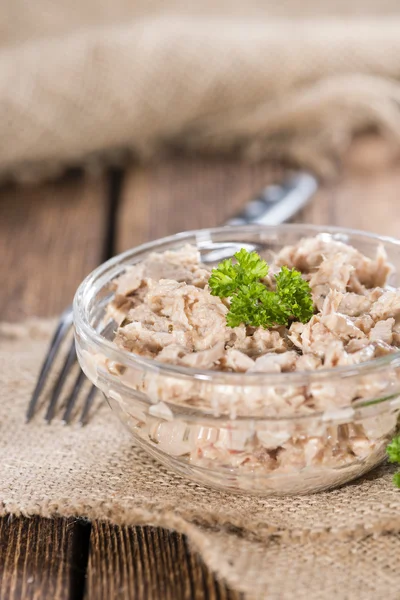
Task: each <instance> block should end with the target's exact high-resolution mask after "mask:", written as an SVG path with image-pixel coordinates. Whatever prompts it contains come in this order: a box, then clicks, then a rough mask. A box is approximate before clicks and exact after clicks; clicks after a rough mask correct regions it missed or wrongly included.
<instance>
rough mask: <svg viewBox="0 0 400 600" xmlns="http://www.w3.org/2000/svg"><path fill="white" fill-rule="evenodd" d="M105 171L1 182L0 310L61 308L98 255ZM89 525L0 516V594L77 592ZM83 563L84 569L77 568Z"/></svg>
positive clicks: (21, 313) (13, 316)
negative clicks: (22, 184) (29, 182)
mask: <svg viewBox="0 0 400 600" xmlns="http://www.w3.org/2000/svg"><path fill="white" fill-rule="evenodd" d="M107 194H108V190H107V185H106V179H105V177H104V176H97V177H94V178H93V177H83V176H71V177H69V178H67V179H63V180H62V181H59V182H54V183H49V184H46V185H42V186H40V187H36V188H17V187H12V186H8V187H6V188H2V189H1V190H0V253H1V257H2V258H1V261H0V277H1V278H2V281H6V282H7V285H4V286H2V290H1V292H0V318H1V319H2V320H17V319H18V320H19V319H23V318H25V317H28V316H32V315H39V316H48V315H53V314H57V313H59V312H60V311H61V310H62V309H63V308H65V307H66V306H67V305H68V304H69V303H70V302H71V300H72V297H73V294H74V291H75V289H76V286H77V285H78V283H79V282H80V280H81V279H82V278H83V277H84V276H85V275H86V274H87V273H88V272H89V271H90V270H91V269H93V268H94V267H95V266H96V265H97V264H98V263H99V262H100V261H101V259H102V253H103V242H104V234H105V230H106V222H107V219H108V207H107V205H108V198H107ZM88 542H89V529H88V528H85V527H83V526H82V525H81V524H80V523H78V522H76V521H71V520H66V519H54V520H51V521H50V520H45V519H38V518H34V519H26V518H20V519H11V520H10V519H9V518H7V517H6V518H3V519H0V598H1V599H3V598H4V599H5V600H8V599H17V598H18V599H21V598H23V599H25V598H35V599H37V600H39V599H40V600H47V599H48V600H53V599H62V598H65V599H67V598H77V599H79V597H81V596H82V593H83V585H84V574H85V568H86V562H87V546H88ZM82 569H84V570H83V571H82Z"/></svg>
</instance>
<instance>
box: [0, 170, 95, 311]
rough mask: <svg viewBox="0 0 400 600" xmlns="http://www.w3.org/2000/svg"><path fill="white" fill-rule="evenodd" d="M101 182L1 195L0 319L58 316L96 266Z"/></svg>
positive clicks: (83, 180) (75, 179) (77, 181)
mask: <svg viewBox="0 0 400 600" xmlns="http://www.w3.org/2000/svg"><path fill="white" fill-rule="evenodd" d="M104 182H105V179H104V177H103V176H98V177H95V178H89V177H79V176H71V177H69V178H67V179H63V180H61V181H58V182H53V183H48V184H46V185H42V186H40V187H35V188H19V187H15V186H8V187H6V188H2V189H1V190H0V255H1V261H0V278H1V281H7V285H6V286H2V291H1V294H0V318H1V319H2V320H17V319H23V318H24V317H28V316H31V315H36V316H48V315H54V314H58V313H59V312H60V311H61V310H62V309H63V308H65V306H67V305H68V304H69V303H70V302H71V301H72V298H73V295H74V292H75V289H76V287H77V285H78V283H79V282H80V281H81V280H82V279H83V277H84V276H85V275H86V274H87V273H89V272H90V271H91V269H93V268H94V267H95V266H96V265H97V264H98V262H99V261H100V256H101V250H100V249H101V248H102V243H103V240H104V234H105V229H104V228H105V213H104V202H105V200H106V186H105V185H104Z"/></svg>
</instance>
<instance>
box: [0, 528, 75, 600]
mask: <svg viewBox="0 0 400 600" xmlns="http://www.w3.org/2000/svg"><path fill="white" fill-rule="evenodd" d="M79 527H80V525H78V526H77V524H76V523H75V522H74V521H72V520H67V519H55V520H50V519H40V518H36V517H35V518H31V519H27V518H19V519H12V518H4V519H0V598H1V599H2V600H20V599H21V598H22V599H24V600H42V599H44V598H49V599H50V598H51V599H52V600H64V599H65V600H68V599H69V598H70V597H71V590H72V588H71V581H72V580H73V579H75V580H76V579H78V580H80V579H82V571H81V567H80V565H79V558H80V556H79V551H77V542H78V541H79V540H81V532H80V530H79ZM83 575H84V573H83Z"/></svg>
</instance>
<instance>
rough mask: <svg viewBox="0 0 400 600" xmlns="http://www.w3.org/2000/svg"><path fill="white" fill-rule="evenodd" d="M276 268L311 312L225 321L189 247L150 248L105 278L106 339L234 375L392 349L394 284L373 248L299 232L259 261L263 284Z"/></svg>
mask: <svg viewBox="0 0 400 600" xmlns="http://www.w3.org/2000/svg"><path fill="white" fill-rule="evenodd" d="M283 265H285V266H287V267H289V268H295V269H296V270H298V271H300V272H301V274H302V277H303V279H304V280H306V281H307V282H308V283H309V286H310V289H311V294H312V301H313V305H314V314H313V315H312V317H311V319H310V320H309V321H308V322H306V323H302V322H300V321H296V320H292V322H291V323H288V324H287V326H275V327H269V328H264V327H252V326H248V325H247V326H246V325H245V324H240V325H238V326H236V327H230V326H228V325H227V322H226V316H227V313H228V310H229V298H228V299H223V298H222V299H221V298H220V297H217V296H213V295H211V293H210V288H209V285H208V281H209V278H210V270H209V269H207V268H205V267H204V265H202V264H201V262H200V256H199V254H198V251H197V249H196V248H194V247H192V246H186V247H184V248H182V250H179V251H176V252H165V253H163V254H151V255H150V256H149V257H148V258H147V260H145V261H144V262H142V263H139V264H137V265H135V266H132V267H130V268H128V269H127V271H126V273H124V275H122V276H121V277H120V278H119V279H118V280H117V281H116V283H115V298H114V300H113V302H112V304H111V305H110V306H109V309H108V317H112V318H113V319H114V320H115V321H116V322H117V324H118V328H117V331H116V336H115V340H114V341H115V343H116V344H117V345H118V346H119V347H120V348H124V349H125V350H128V351H130V352H134V353H136V354H139V355H141V356H144V357H146V358H152V359H155V360H157V361H160V362H162V363H171V364H174V365H180V366H184V367H192V368H194V369H197V370H203V369H206V370H215V371H227V372H232V371H235V372H240V373H254V372H260V373H279V372H290V371H305V370H306V371H307V370H314V369H326V368H333V367H339V366H346V365H356V364H359V363H361V362H365V361H370V360H372V359H373V358H377V357H380V356H384V355H385V354H389V353H393V352H397V351H398V348H399V346H400V318H399V317H400V290H395V289H386V288H385V284H386V280H387V277H388V274H389V273H390V271H391V267H390V265H389V264H388V262H387V260H386V255H385V251H384V249H383V247H382V248H380V249H379V251H378V254H377V256H376V258H375V259H374V260H372V259H370V258H367V257H365V256H363V255H362V254H361V253H360V252H359V251H358V250H356V249H355V248H353V247H351V246H349V245H346V244H344V243H342V242H339V241H334V240H330V241H325V240H324V239H323V238H321V237H315V238H308V239H304V240H302V241H301V242H300V243H298V244H297V245H296V246H287V247H284V248H283V249H282V250H281V251H280V252H279V253H278V254H277V255H276V256H274V257H273V261H269V273H268V276H267V278H266V281H265V284H266V285H268V278H269V279H272V277H273V274H274V273H277V272H278V271H279V269H280V267H281V266H283Z"/></svg>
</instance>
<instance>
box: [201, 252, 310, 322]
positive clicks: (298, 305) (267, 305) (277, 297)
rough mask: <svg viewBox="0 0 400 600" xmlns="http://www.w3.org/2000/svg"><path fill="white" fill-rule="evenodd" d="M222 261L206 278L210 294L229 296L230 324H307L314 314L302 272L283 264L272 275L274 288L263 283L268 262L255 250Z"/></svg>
mask: <svg viewBox="0 0 400 600" xmlns="http://www.w3.org/2000/svg"><path fill="white" fill-rule="evenodd" d="M234 258H235V259H236V263H235V264H234V263H233V262H232V258H228V259H226V260H223V261H222V262H221V263H220V264H219V265H218V267H217V268H215V269H213V270H212V273H211V277H210V279H209V281H208V284H209V286H210V290H211V294H212V295H213V296H219V297H220V298H230V307H229V312H228V314H227V316H226V322H227V324H228V325H229V326H230V327H237V326H238V325H240V324H241V323H244V324H245V325H252V326H253V327H264V328H267V327H272V326H274V325H287V324H288V323H289V322H290V321H291V320H297V321H301V322H302V323H307V321H309V320H310V319H311V317H312V315H313V302H312V298H311V290H310V286H309V284H308V282H307V281H305V280H304V279H303V278H302V276H301V273H299V271H296V270H295V269H289V268H288V267H282V269H281V270H280V272H279V273H278V274H277V275H276V276H275V282H276V290H275V291H273V290H270V289H268V288H267V286H266V285H265V284H264V283H262V281H261V280H262V279H264V278H265V277H266V276H267V274H268V265H267V263H266V262H265V260H263V259H262V258H261V257H260V256H259V255H258V254H257V252H248V251H247V250H245V249H244V248H242V249H241V250H239V252H236V254H235V255H234Z"/></svg>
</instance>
